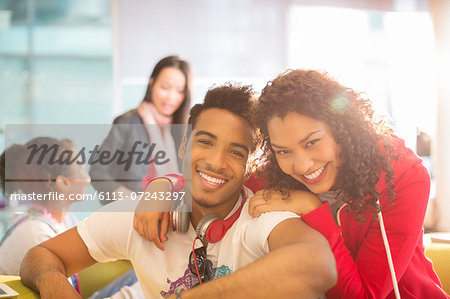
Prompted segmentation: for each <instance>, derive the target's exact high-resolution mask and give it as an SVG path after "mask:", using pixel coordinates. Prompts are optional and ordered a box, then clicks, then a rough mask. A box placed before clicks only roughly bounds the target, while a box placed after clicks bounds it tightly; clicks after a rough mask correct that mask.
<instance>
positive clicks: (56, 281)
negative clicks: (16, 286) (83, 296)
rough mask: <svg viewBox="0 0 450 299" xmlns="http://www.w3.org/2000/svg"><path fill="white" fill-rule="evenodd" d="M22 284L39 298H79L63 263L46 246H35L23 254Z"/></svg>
mask: <svg viewBox="0 0 450 299" xmlns="http://www.w3.org/2000/svg"><path fill="white" fill-rule="evenodd" d="M20 275H21V278H22V282H23V284H24V285H26V286H28V287H30V288H31V289H33V290H35V291H37V292H39V293H40V294H41V298H80V296H79V294H78V293H77V292H76V290H75V289H74V288H73V287H72V285H71V284H70V283H69V281H68V280H67V277H66V271H65V268H64V264H63V263H62V262H61V260H60V259H59V258H58V257H57V256H56V255H54V254H53V253H52V252H51V251H50V250H48V249H47V248H44V247H41V246H36V247H34V248H32V249H31V250H30V251H28V253H27V254H26V255H25V257H24V259H23V261H22V265H21V267H20Z"/></svg>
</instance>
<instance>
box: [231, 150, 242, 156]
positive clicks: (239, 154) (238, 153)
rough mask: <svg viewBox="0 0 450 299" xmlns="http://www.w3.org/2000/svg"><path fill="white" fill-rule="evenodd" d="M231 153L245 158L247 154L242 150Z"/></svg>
mask: <svg viewBox="0 0 450 299" xmlns="http://www.w3.org/2000/svg"><path fill="white" fill-rule="evenodd" d="M231 153H232V154H233V155H235V156H237V157H239V158H245V154H243V153H241V152H240V151H231Z"/></svg>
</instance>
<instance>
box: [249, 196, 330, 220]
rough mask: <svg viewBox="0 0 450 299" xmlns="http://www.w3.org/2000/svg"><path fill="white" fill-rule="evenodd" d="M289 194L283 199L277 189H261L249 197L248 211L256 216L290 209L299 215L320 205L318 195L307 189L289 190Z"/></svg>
mask: <svg viewBox="0 0 450 299" xmlns="http://www.w3.org/2000/svg"><path fill="white" fill-rule="evenodd" d="M289 194H290V196H289V197H288V198H286V199H283V196H282V195H281V193H280V192H279V191H274V190H261V191H258V192H256V193H255V196H253V197H252V198H250V203H249V213H250V215H251V216H252V217H258V216H259V215H261V214H262V213H265V212H270V211H290V212H294V213H296V214H299V215H304V214H307V213H309V212H311V211H313V210H315V209H317V208H318V207H320V206H321V205H322V202H321V201H320V199H319V197H318V196H317V195H315V194H313V193H311V192H309V191H303V190H290V191H289Z"/></svg>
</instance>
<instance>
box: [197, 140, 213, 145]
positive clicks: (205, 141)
mask: <svg viewBox="0 0 450 299" xmlns="http://www.w3.org/2000/svg"><path fill="white" fill-rule="evenodd" d="M197 142H198V143H201V144H205V145H212V142H210V141H209V140H205V139H200V140H198V141H197Z"/></svg>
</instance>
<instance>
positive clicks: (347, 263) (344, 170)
mask: <svg viewBox="0 0 450 299" xmlns="http://www.w3.org/2000/svg"><path fill="white" fill-rule="evenodd" d="M252 116H253V120H254V124H255V125H256V126H257V127H258V128H259V129H260V131H261V133H262V137H263V142H264V145H263V149H264V155H263V159H262V163H263V165H264V170H263V173H264V176H263V177H264V179H263V181H264V182H268V185H267V188H266V190H264V191H260V192H257V193H256V196H255V197H253V198H252V199H251V200H250V214H251V215H253V216H255V217H257V216H259V215H261V214H262V213H265V212H268V211H285V210H287V211H292V212H294V213H297V214H299V215H301V217H302V219H303V221H304V222H305V223H307V224H308V225H309V226H310V227H312V228H313V229H315V230H317V231H319V232H320V233H322V235H323V236H325V237H326V238H327V239H328V242H329V244H330V246H331V249H332V250H333V253H334V256H335V259H336V263H337V271H338V282H337V284H336V285H335V286H334V287H333V288H331V289H330V290H328V291H327V292H326V296H327V298H395V297H397V296H398V295H401V297H402V298H448V295H447V294H446V293H445V292H444V291H443V290H442V288H441V283H440V281H439V278H438V276H437V275H436V273H435V272H434V271H433V268H432V264H431V262H430V260H429V259H427V258H426V256H425V254H424V246H423V242H422V237H423V228H422V226H423V221H424V216H425V211H426V207H427V202H428V196H429V191H430V177H429V174H428V172H427V170H426V169H425V167H424V166H423V165H422V161H421V159H420V158H419V157H417V156H416V155H415V154H414V152H413V151H412V150H410V149H409V148H406V147H405V144H404V141H403V140H401V139H400V138H398V137H396V136H395V135H393V133H392V131H391V130H390V129H389V128H388V127H387V126H385V125H384V124H383V123H382V122H380V121H379V120H377V119H376V117H375V115H374V111H373V109H372V106H371V105H370V103H369V101H368V100H365V99H363V98H362V97H361V96H360V94H358V93H356V92H355V91H353V90H352V89H350V88H348V87H345V86H343V85H341V84H340V83H338V82H337V81H335V80H334V79H332V78H331V77H329V76H328V75H327V74H326V73H320V72H317V71H313V70H290V71H287V72H284V73H282V74H280V75H279V76H278V77H277V78H275V79H274V80H273V81H270V82H269V83H268V84H267V85H266V87H265V88H264V89H263V91H262V93H261V96H260V99H259V101H258V102H257V103H256V105H255V109H254V110H253V113H252ZM311 193H313V194H315V195H316V196H311V195H310V194H311ZM384 234H386V235H387V239H386V238H384V236H383V235H384ZM389 255H391V256H392V262H393V266H390V265H389ZM393 276H394V277H395V276H396V281H397V282H398V289H397V283H393V280H395V278H393V279H391V278H392V277H393Z"/></svg>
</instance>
